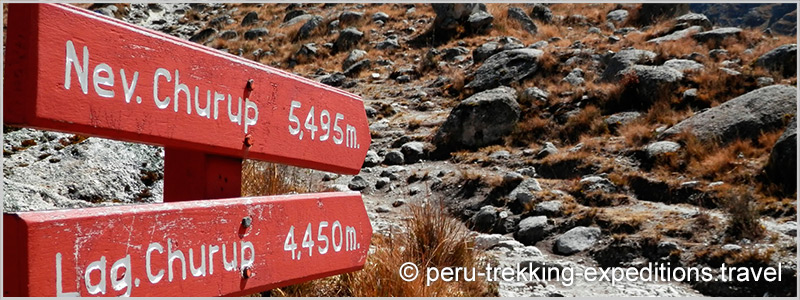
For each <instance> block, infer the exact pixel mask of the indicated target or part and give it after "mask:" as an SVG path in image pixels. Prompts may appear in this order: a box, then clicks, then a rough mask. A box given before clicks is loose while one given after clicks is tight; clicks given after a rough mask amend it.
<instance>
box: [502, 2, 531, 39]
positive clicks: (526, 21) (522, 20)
mask: <svg viewBox="0 0 800 300" xmlns="http://www.w3.org/2000/svg"><path fill="white" fill-rule="evenodd" d="M508 17H509V18H510V19H511V20H514V21H516V22H517V23H519V25H520V26H521V27H522V29H524V30H525V31H527V32H528V33H530V34H531V35H536V32H537V31H538V29H537V28H536V24H534V23H533V20H532V19H531V17H529V16H528V15H527V14H526V13H525V11H523V10H522V9H521V8H519V7H514V6H510V7H509V8H508Z"/></svg>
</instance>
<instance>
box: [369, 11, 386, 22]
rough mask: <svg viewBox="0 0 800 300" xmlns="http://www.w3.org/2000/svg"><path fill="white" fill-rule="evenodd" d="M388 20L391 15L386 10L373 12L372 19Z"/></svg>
mask: <svg viewBox="0 0 800 300" xmlns="http://www.w3.org/2000/svg"><path fill="white" fill-rule="evenodd" d="M388 20H389V15H388V14H386V13H385V12H382V11H379V12H376V13H374V14H372V21H382V22H386V21H388Z"/></svg>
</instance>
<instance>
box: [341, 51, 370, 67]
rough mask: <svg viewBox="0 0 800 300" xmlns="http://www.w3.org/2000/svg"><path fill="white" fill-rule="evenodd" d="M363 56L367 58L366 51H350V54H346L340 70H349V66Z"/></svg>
mask: <svg viewBox="0 0 800 300" xmlns="http://www.w3.org/2000/svg"><path fill="white" fill-rule="evenodd" d="M365 56H367V51H364V50H359V49H354V50H353V51H350V54H348V55H347V58H345V59H344V62H342V70H347V69H349V68H350V66H352V65H353V64H355V63H356V62H358V61H360V60H361V59H362V58H364V57H365Z"/></svg>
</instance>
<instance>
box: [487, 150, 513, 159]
mask: <svg viewBox="0 0 800 300" xmlns="http://www.w3.org/2000/svg"><path fill="white" fill-rule="evenodd" d="M489 158H491V159H493V160H507V159H509V158H511V153H509V152H508V151H506V150H498V151H495V152H492V154H489Z"/></svg>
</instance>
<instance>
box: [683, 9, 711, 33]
mask: <svg viewBox="0 0 800 300" xmlns="http://www.w3.org/2000/svg"><path fill="white" fill-rule="evenodd" d="M675 21H677V23H686V24H688V25H690V26H700V27H702V28H703V29H705V30H709V29H711V20H709V19H708V17H706V15H704V14H698V13H688V14H685V15H682V16H680V17H677V18H675Z"/></svg>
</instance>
